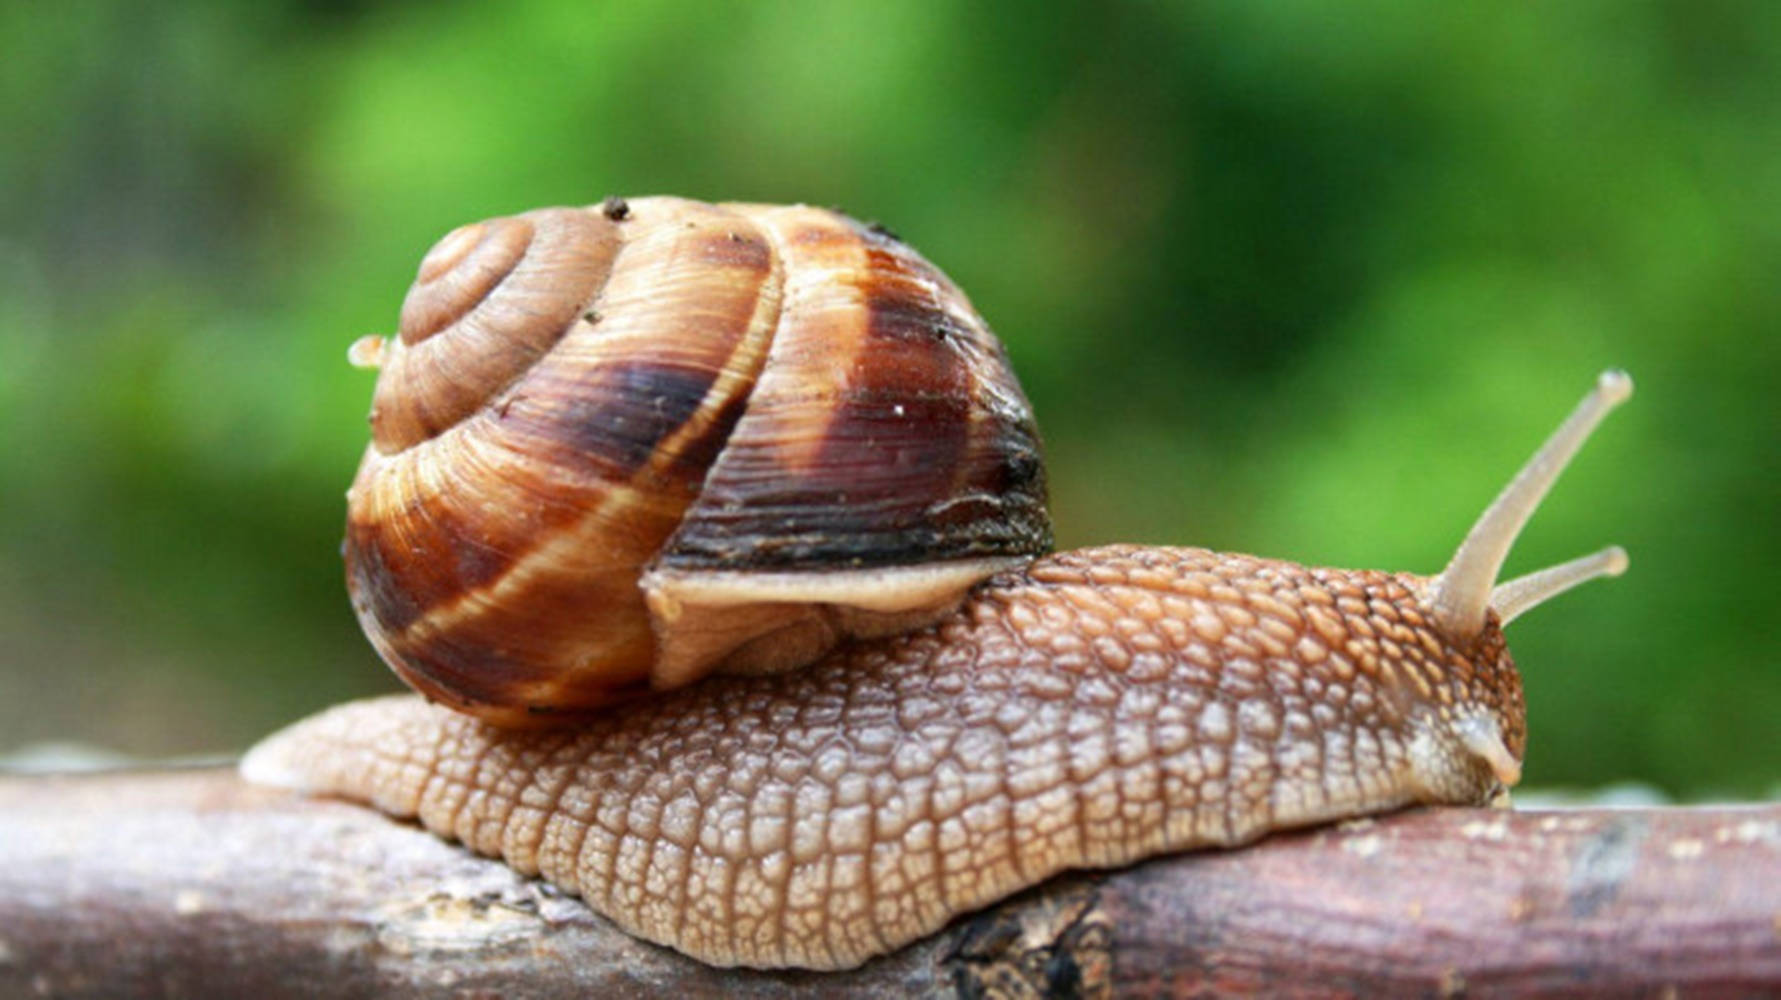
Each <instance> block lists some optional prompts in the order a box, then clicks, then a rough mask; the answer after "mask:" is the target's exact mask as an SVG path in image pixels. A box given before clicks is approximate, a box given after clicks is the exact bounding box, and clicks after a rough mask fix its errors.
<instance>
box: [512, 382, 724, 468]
mask: <svg viewBox="0 0 1781 1000" xmlns="http://www.w3.org/2000/svg"><path fill="white" fill-rule="evenodd" d="M563 374H565V373H561V372H551V373H549V375H548V376H547V375H545V374H544V373H539V375H538V377H536V378H534V379H532V380H530V381H529V382H528V383H527V385H526V394H525V395H524V396H523V397H522V398H519V399H516V400H515V401H514V402H513V404H512V405H511V406H509V407H507V409H506V412H504V413H503V414H502V415H501V422H502V424H503V429H504V431H505V433H506V434H508V435H511V437H512V439H513V440H514V441H515V443H516V446H517V447H519V448H521V449H523V450H525V451H527V452H530V453H533V454H537V455H540V456H544V457H545V461H547V462H549V463H551V464H552V465H554V466H556V467H559V468H579V469H583V470H585V471H584V472H583V475H585V476H597V477H598V478H600V479H602V480H604V481H607V482H612V483H618V482H625V481H628V480H630V479H631V478H632V477H633V476H635V475H636V474H637V472H638V471H639V470H640V469H642V468H643V467H644V466H645V465H646V464H648V463H649V461H650V459H651V458H652V457H654V455H655V452H656V448H657V446H658V445H659V444H660V443H661V441H662V439H663V438H665V437H667V436H668V435H670V434H672V433H674V431H676V430H678V429H679V428H680V427H681V426H682V425H683V424H685V423H686V422H687V421H688V420H691V419H692V417H693V415H694V414H695V413H697V412H698V410H699V406H700V404H702V403H703V402H704V400H705V396H706V394H707V393H708V392H710V390H711V386H712V384H713V383H714V382H715V381H716V379H717V372H715V371H711V370H707V369H699V368H688V367H683V366H677V365H672V364H665V363H662V362H658V361H616V360H615V361H610V362H608V363H606V364H603V365H601V366H600V367H598V368H595V369H593V370H592V371H589V372H585V373H580V377H579V378H576V379H574V380H570V379H567V378H560V379H559V378H558V376H561V375H563ZM702 474H703V472H702V470H701V475H702Z"/></svg>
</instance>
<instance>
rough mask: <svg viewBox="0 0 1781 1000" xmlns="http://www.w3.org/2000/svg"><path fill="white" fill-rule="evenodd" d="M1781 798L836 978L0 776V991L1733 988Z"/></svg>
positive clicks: (1178, 864) (352, 848) (297, 813)
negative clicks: (706, 954) (741, 961)
mask: <svg viewBox="0 0 1781 1000" xmlns="http://www.w3.org/2000/svg"><path fill="white" fill-rule="evenodd" d="M1776 992H1781V806H1777V805H1766V806H1756V807H1748V808H1687V809H1684V808H1662V809H1627V810H1605V809H1597V810H1577V811H1552V812H1497V811H1489V810H1472V809H1432V810H1419V811H1413V812H1408V813H1402V814H1399V815H1396V816H1392V817H1386V818H1382V819H1378V820H1365V821H1359V822H1353V823H1347V824H1343V825H1341V826H1337V827H1328V828H1323V829H1320V830H1314V831H1309V832H1304V833H1297V834H1288V835H1283V836H1276V837H1271V838H1269V839H1267V840H1266V841H1264V842H1262V843H1261V844H1259V845H1256V846H1254V847H1251V848H1247V849H1243V850H1236V851H1221V852H1202V853H1197V854H1186V855H1178V856H1174V857H1169V858H1161V859H1157V860H1154V861H1151V862H1148V863H1145V864H1142V865H1138V866H1136V867H1133V868H1130V869H1126V870H1123V871H1117V872H1110V873H1107V872H1097V873H1084V874H1078V875H1072V876H1069V877H1066V878H1061V879H1057V880H1054V881H1052V882H1050V883H1048V884H1046V885H1044V886H1042V887H1040V888H1039V889H1037V890H1034V891H1030V892H1027V893H1023V894H1021V895H1020V896H1017V897H1015V898H1013V899H1011V900H1008V901H1006V902H1004V903H1002V904H1000V905H998V906H995V907H992V908H991V909H989V910H986V911H984V912H982V913H978V914H973V915H970V916H967V917H964V918H961V919H960V920H958V921H955V922H954V923H953V924H952V926H950V927H948V928H947V929H946V930H945V931H943V932H941V933H940V934H937V935H935V936H934V937H932V938H930V939H928V940H925V941H922V942H918V943H917V944H915V945H912V946H911V947H909V948H906V949H904V950H903V951H901V952H898V953H896V954H894V955H889V956H885V957H883V958H879V959H876V960H874V961H872V962H869V963H867V964H866V965H865V966H862V967H861V968H859V969H856V970H853V971H850V972H842V973H826V974H821V973H807V972H758V971H748V970H738V969H714V968H710V967H707V966H704V965H700V964H699V963H696V962H694V961H692V960H690V959H687V958H685V957H683V956H681V955H679V954H676V953H674V952H671V951H668V950H666V949H663V948H659V947H656V946H654V945H650V944H646V943H643V942H640V941H637V940H634V939H632V938H630V937H627V936H626V935H625V934H623V933H622V932H620V931H618V930H616V929H614V928H613V927H612V926H611V925H610V924H608V923H607V922H606V921H605V920H603V919H602V918H600V917H598V916H596V915H594V914H593V913H591V912H590V911H588V910H587V909H586V908H585V907H583V906H582V905H581V904H580V903H579V902H577V901H576V900H575V899H573V898H572V897H569V896H566V895H564V894H563V893H560V892H558V891H556V890H554V889H552V888H551V887H549V886H547V885H545V884H543V883H540V882H537V881H534V880H529V879H525V878H521V877H519V876H517V875H514V874H513V873H512V872H510V871H509V870H508V869H507V868H505V867H504V866H502V865H500V864H498V863H496V862H493V861H489V860H486V859H483V858H478V857H474V856H472V855H470V854H469V853H467V852H465V851H464V850H463V849H461V848H459V847H456V846H454V845H450V844H446V843H444V842H442V841H439V840H437V839H435V838H434V837H433V836H432V835H430V834H427V833H425V832H423V831H421V830H419V829H417V828H415V827H413V826H411V825H406V824H401V823H397V822H393V821H391V820H388V819H386V818H384V817H383V816H381V815H379V814H377V813H374V812H372V811H370V810H368V809H364V808H360V807H357V806H352V805H348V804H345V803H341V802H332V801H318V800H312V799H305V798H302V797H299V796H296V795H292V794H288V793H282V792H275V791H269V790H265V789H259V788H253V787H249V786H247V785H245V784H243V783H241V782H240V781H239V780H237V779H236V778H235V776H234V775H233V773H232V772H230V771H227V770H222V769H206V770H193V771H183V772H182V771H156V772H134V773H115V772H114V773H107V774H103V775H95V776H81V777H51V778H0V996H7V997H13V996H31V995H48V996H57V997H87V996H252V997H255V998H256V1000H270V998H274V997H282V996H312V995H318V994H319V995H327V996H341V997H350V996H371V995H378V996H419V995H427V996H437V995H441V994H444V995H466V996H494V995H500V996H521V995H523V996H537V997H559V996H562V997H567V996H619V995H672V996H676V997H680V998H694V997H705V996H745V997H746V996H759V997H766V996H774V997H777V996H786V995H818V994H820V995H825V996H828V995H888V996H907V995H955V994H957V995H964V996H982V995H1006V996H1043V995H1054V996H1109V995H1120V996H1144V995H1188V996H1220V995H1245V996H1247V995H1256V994H1265V995H1270V996H1306V997H1311V996H1367V997H1387V996H1430V995H1466V996H1495V995H1505V994H1515V995H1526V994H1542V995H1583V994H1590V995H1595V994H1638V995H1680V996H1751V995H1758V994H1772V993H1776Z"/></svg>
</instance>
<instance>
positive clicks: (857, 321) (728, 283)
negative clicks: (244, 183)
mask: <svg viewBox="0 0 1781 1000" xmlns="http://www.w3.org/2000/svg"><path fill="white" fill-rule="evenodd" d="M380 356H381V366H382V372H381V374H380V376H379V378H378V383H377V388H376V390H375V393H374V397H373V402H372V412H371V425H372V443H371V446H370V447H369V448H367V449H366V452H365V456H364V459H363V461H362V462H361V464H360V467H359V472H358V476H357V478H356V479H355V481H354V483H353V487H352V489H351V491H349V493H348V494H347V531H346V546H345V556H346V566H347V587H348V590H349V592H350V593H351V595H352V599H353V607H354V610H355V611H356V612H357V614H358V616H359V620H360V623H361V624H362V625H363V626H364V629H365V632H366V634H367V635H368V636H369V637H370V638H371V641H372V643H373V644H374V645H375V646H376V647H377V649H378V652H379V653H380V654H381V655H382V656H383V657H384V659H385V660H386V661H388V662H389V663H390V664H391V666H393V667H394V668H395V669H396V670H397V672H398V673H400V674H401V675H402V676H403V679H404V680H406V681H407V682H408V683H409V684H410V685H411V686H413V687H415V688H416V689H417V690H419V691H421V692H422V693H424V694H426V695H428V696H429V697H432V698H435V699H438V700H440V701H444V702H446V703H448V704H451V705H454V706H456V707H458V708H460V709H462V710H465V711H471V712H477V713H479V714H482V715H484V716H485V717H488V718H491V719H498V720H501V721H504V722H506V723H509V724H516V723H521V722H523V721H525V720H526V719H527V718H528V717H529V716H530V715H532V714H538V713H545V714H549V713H561V712H572V711H574V710H576V709H585V708H588V707H591V706H596V705H601V704H605V703H608V702H610V701H613V700H618V699H623V698H626V697H631V696H634V695H636V694H639V693H641V692H642V691H644V690H646V689H647V688H648V687H649V686H650V685H651V683H654V684H655V686H657V687H661V686H665V682H664V678H665V677H666V676H667V675H668V674H669V673H671V674H672V676H673V677H675V678H677V679H678V678H684V677H689V676H693V677H696V676H699V675H702V674H703V673H705V672H707V671H708V670H710V669H711V667H712V666H713V664H714V663H715V662H716V661H718V660H720V659H721V658H722V657H723V656H724V655H726V654H727V653H728V652H730V650H731V649H733V648H734V646H735V645H740V644H741V643H744V642H748V641H750V640H752V639H753V638H755V636H751V635H748V634H740V635H737V636H735V637H734V640H733V644H732V646H729V647H723V646H722V644H721V643H717V642H714V641H710V637H709V636H707V637H706V638H707V640H708V641H706V642H704V643H702V644H701V643H694V644H691V646H690V647H676V648H695V649H700V650H704V648H705V647H706V646H710V647H713V648H712V649H711V650H710V652H709V653H708V654H707V655H708V656H709V662H697V663H692V664H677V665H676V666H675V668H674V669H673V670H672V671H664V670H658V669H657V668H658V667H662V666H663V664H662V663H660V662H659V661H657V660H656V654H657V651H658V650H659V649H661V648H664V647H663V646H662V645H661V644H659V643H658V642H657V634H656V628H655V626H654V625H652V620H651V614H650V610H649V609H648V608H646V606H645V602H644V595H643V592H642V591H641V590H640V589H639V587H638V579H639V576H640V575H641V574H642V573H643V572H644V571H645V570H646V569H647V568H649V567H651V566H656V565H661V566H666V567H671V568H673V569H675V570H677V571H680V572H683V573H696V572H699V571H703V570H708V569H709V568H712V567H721V568H722V569H724V570H726V571H732V572H734V571H751V572H764V571H786V572H795V573H810V574H812V575H820V572H821V571H825V570H827V569H829V568H831V567H848V568H858V567H884V566H912V565H913V566H921V565H928V564H930V563H933V562H937V561H961V562H962V561H967V560H981V559H992V560H993V559H996V558H1010V557H1012V558H1023V557H1030V556H1034V555H1037V554H1039V553H1041V552H1044V551H1046V550H1048V549H1049V548H1050V547H1051V530H1050V521H1049V519H1048V516H1047V514H1046V512H1045V482H1044V475H1043V472H1042V467H1041V465H1040V463H1039V442H1038V430H1037V427H1036V425H1035V423H1034V420H1033V415H1032V410H1031V407H1030V406H1029V405H1028V404H1027V400H1026V398H1025V397H1024V396H1023V395H1022V394H1021V391H1020V387H1019V385H1018V383H1017V382H1016V380H1015V377H1014V374H1013V371H1012V369H1011V368H1010V367H1009V365H1008V360H1007V358H1006V356H1005V354H1004V352H1003V349H1002V346H1001V344H1000V342H999V341H997V340H996V338H995V336H994V335H993V334H992V333H991V332H990V330H989V327H988V326H987V325H986V324H985V323H984V322H983V320H982V318H981V317H979V316H978V315H977V314H976V312H975V311H974V310H973V309H972V308H971V305H970V302H969V301H968V300H967V299H966V298H965V296H964V293H963V292H961V291H959V289H958V288H957V287H956V286H954V285H953V284H952V283H951V282H950V281H948V280H947V279H946V277H945V276H944V275H942V274H941V273H940V272H939V271H938V270H937V269H935V268H934V267H933V266H932V265H930V264H929V263H928V262H927V261H925V260H923V259H922V258H921V256H920V255H919V254H917V253H916V252H915V251H914V250H912V249H910V248H909V247H907V246H904V245H903V244H901V243H899V242H897V241H896V240H894V239H892V238H890V237H889V236H887V235H885V234H883V233H882V232H880V231H877V230H873V229H870V228H868V227H866V226H863V225H861V224H859V223H858V222H855V221H854V220H852V219H849V218H847V217H846V216H843V215H840V214H838V213H835V212H831V211H827V210H823V209H814V208H808V207H803V206H792V207H778V206H765V205H740V204H738V205H709V204H704V203H701V202H695V201H688V200H685V199H678V198H643V199H638V200H636V201H633V202H631V203H630V204H629V206H628V208H627V209H626V210H625V211H623V212H616V213H612V212H603V211H601V210H600V209H598V208H588V209H575V208H551V209H540V210H537V211H533V212H527V213H524V214H523V215H518V216H513V217H509V218H499V219H491V220H488V221H486V222H480V223H475V224H472V225H469V226H465V227H462V228H460V229H457V230H454V231H453V232H452V233H450V234H448V235H447V236H446V237H445V238H443V239H442V240H440V241H439V243H438V244H437V245H436V246H435V247H434V248H433V250H432V251H431V252H429V253H428V254H427V256H426V258H425V259H424V260H423V261H422V263H421V266H420V270H419V273H418V275H417V277H416V280H415V284H414V286H413V287H412V288H411V289H410V290H409V294H408V297H407V299H406V301H405V303H404V305H403V309H402V325H401V330H400V335H399V336H397V337H394V338H390V339H389V340H388V341H387V342H385V343H384V344H383V346H382V348H381V351H380ZM988 572H989V570H988V569H985V570H984V574H982V575H987V573H988ZM982 575H979V576H976V577H974V578H972V579H971V580H969V581H967V582H966V583H965V584H962V585H961V586H960V587H959V588H957V589H954V590H953V591H952V592H951V593H949V594H947V595H946V600H944V601H942V602H940V608H944V607H946V606H950V604H951V603H953V601H955V600H956V599H957V598H958V596H959V595H960V593H961V592H962V589H963V587H964V586H968V585H969V583H973V582H976V580H978V579H981V576H982ZM819 603H820V602H819ZM588 609H598V610H599V613H598V614H590V613H589V610H588ZM898 610H901V609H898ZM938 610H939V608H937V609H936V613H938ZM695 617H696V616H691V615H689V618H688V619H687V620H685V621H677V624H676V625H675V627H676V628H681V629H685V630H687V631H688V632H689V634H690V633H700V632H701V625H700V623H699V622H698V621H696V620H694V618H695ZM745 620H746V621H756V620H758V621H763V622H765V621H768V620H769V616H767V615H758V616H753V617H750V618H747V619H745ZM706 631H716V630H706ZM723 634H724V635H725V636H728V634H729V632H728V631H725V632H724V633H723ZM821 651H822V648H817V649H816V650H815V651H813V652H812V653H810V654H809V656H814V655H818V654H820V652H821ZM808 658H809V657H808V656H807V657H806V659H808Z"/></svg>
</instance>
